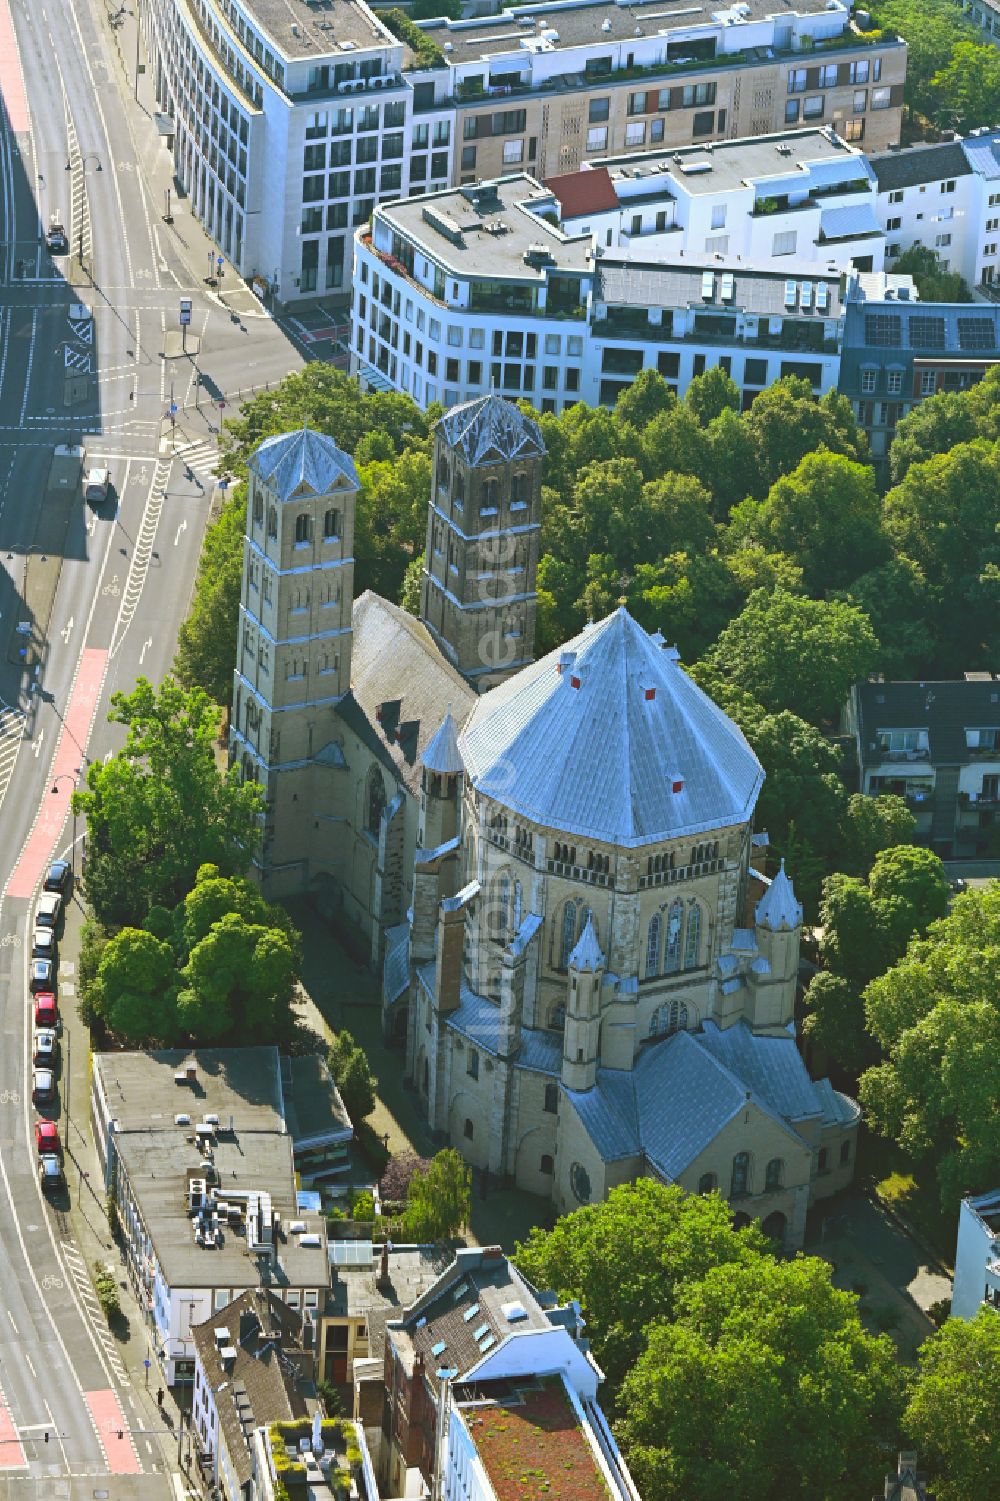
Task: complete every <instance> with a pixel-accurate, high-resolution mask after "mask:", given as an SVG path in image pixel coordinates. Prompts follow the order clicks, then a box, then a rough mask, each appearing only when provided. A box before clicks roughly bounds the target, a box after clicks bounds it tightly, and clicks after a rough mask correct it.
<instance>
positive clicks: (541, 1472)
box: [456, 1376, 610, 1501]
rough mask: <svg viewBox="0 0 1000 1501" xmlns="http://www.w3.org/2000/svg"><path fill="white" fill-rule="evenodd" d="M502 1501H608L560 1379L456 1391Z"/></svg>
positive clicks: (587, 1441) (598, 1469)
mask: <svg viewBox="0 0 1000 1501" xmlns="http://www.w3.org/2000/svg"><path fill="white" fill-rule="evenodd" d="M456 1398H457V1402H458V1408H459V1411H460V1412H461V1414H462V1418H463V1419H464V1422H465V1425H466V1427H467V1428H468V1430H469V1434H470V1436H471V1438H472V1440H473V1442H474V1443H475V1445H476V1448H477V1450H478V1452H479V1457H480V1459H481V1460H482V1463H483V1467H484V1469H485V1470H486V1473H487V1475H488V1476H489V1479H490V1483H491V1485H492V1486H493V1490H494V1492H495V1494H496V1497H497V1501H608V1497H609V1494H610V1487H609V1485H608V1481H607V1478H606V1476H605V1473H604V1471H603V1468H602V1466H601V1464H600V1462H599V1460H598V1457H597V1453H596V1452H595V1448H594V1445H593V1443H592V1442H591V1439H590V1437H589V1435H588V1433H587V1431H586V1430H585V1428H584V1425H583V1424H582V1422H581V1420H580V1414H579V1412H578V1411H577V1409H576V1408H575V1407H574V1405H573V1403H572V1402H571V1401H570V1398H569V1394H568V1392H567V1390H566V1386H565V1384H564V1383H563V1381H562V1379H561V1378H560V1377H559V1376H549V1377H546V1378H544V1379H542V1380H537V1379H536V1380H532V1381H529V1382H527V1383H526V1384H524V1385H522V1384H521V1383H517V1384H515V1383H514V1382H507V1381H503V1382H483V1383H482V1384H480V1385H479V1386H477V1387H468V1388H460V1389H458V1390H457V1391H456Z"/></svg>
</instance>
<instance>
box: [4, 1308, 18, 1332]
mask: <svg viewBox="0 0 1000 1501" xmlns="http://www.w3.org/2000/svg"><path fill="white" fill-rule="evenodd" d="M7 1317H8V1318H9V1319H10V1327H11V1328H12V1329H13V1331H14V1333H15V1334H16V1335H17V1337H18V1339H20V1338H21V1331H20V1329H19V1328H18V1327H17V1325H16V1324H15V1323H14V1315H13V1314H12V1313H11V1311H10V1309H9V1308H8V1310H7Z"/></svg>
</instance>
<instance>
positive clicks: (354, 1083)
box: [327, 1031, 375, 1126]
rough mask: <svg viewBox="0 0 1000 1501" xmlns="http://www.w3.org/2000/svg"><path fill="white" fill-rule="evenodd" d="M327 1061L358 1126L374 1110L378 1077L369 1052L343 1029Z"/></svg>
mask: <svg viewBox="0 0 1000 1501" xmlns="http://www.w3.org/2000/svg"><path fill="white" fill-rule="evenodd" d="M327 1061H328V1062H329V1065H330V1073H331V1074H332V1075H333V1082H334V1084H336V1086H337V1088H338V1090H339V1091H340V1098H341V1099H342V1100H343V1102H344V1109H345V1110H346V1111H347V1113H348V1115H349V1116H350V1117H351V1122H352V1124H354V1125H356V1126H357V1125H359V1124H360V1123H361V1121H363V1120H364V1118H365V1116H366V1115H371V1113H372V1111H373V1110H374V1109H375V1078H374V1075H373V1074H372V1071H371V1066H370V1064H369V1062H368V1055H367V1054H366V1052H365V1050H364V1048H362V1047H359V1046H358V1044H357V1043H356V1042H355V1041H354V1038H353V1037H352V1036H351V1034H350V1032H347V1031H340V1032H338V1033H337V1036H336V1039H335V1040H334V1042H333V1044H332V1045H331V1047H330V1051H329V1054H328V1059H327Z"/></svg>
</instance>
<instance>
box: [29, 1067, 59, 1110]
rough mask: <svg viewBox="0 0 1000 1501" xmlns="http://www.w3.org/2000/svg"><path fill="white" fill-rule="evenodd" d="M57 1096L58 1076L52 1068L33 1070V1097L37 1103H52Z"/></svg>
mask: <svg viewBox="0 0 1000 1501" xmlns="http://www.w3.org/2000/svg"><path fill="white" fill-rule="evenodd" d="M55 1097H56V1076H55V1074H54V1073H53V1072H52V1070H51V1069H50V1068H33V1069H32V1070H31V1098H32V1099H33V1100H34V1102H35V1104H36V1105H51V1103H52V1101H53V1100H54V1099H55Z"/></svg>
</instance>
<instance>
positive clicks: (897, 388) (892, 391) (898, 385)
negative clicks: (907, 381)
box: [885, 370, 903, 396]
mask: <svg viewBox="0 0 1000 1501" xmlns="http://www.w3.org/2000/svg"><path fill="white" fill-rule="evenodd" d="M885 387H886V390H887V391H888V393H889V395H890V396H899V395H900V393H901V392H902V389H903V372H902V370H890V371H889V372H888V373H887V375H886V378H885Z"/></svg>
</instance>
